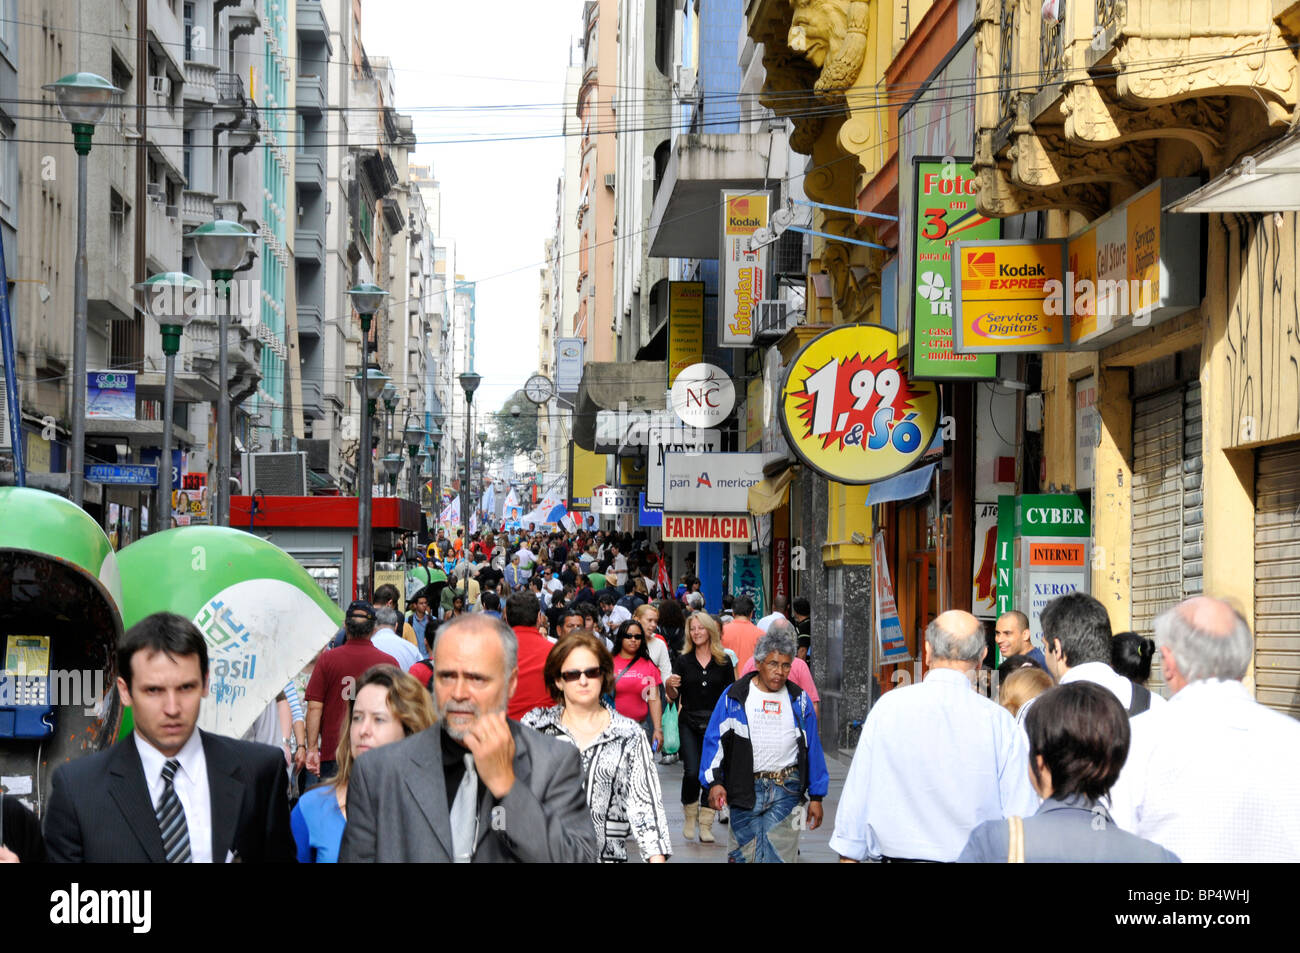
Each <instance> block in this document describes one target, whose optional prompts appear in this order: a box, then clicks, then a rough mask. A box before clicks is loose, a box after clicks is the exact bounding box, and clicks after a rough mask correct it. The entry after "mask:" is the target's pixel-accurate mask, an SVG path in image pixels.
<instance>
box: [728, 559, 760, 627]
mask: <svg viewBox="0 0 1300 953" xmlns="http://www.w3.org/2000/svg"><path fill="white" fill-rule="evenodd" d="M731 594H732V595H733V596H749V598H750V599H752V600H753V602H754V618H755V619H761V618H763V616H765V615H767V606H766V604H765V602H764V599H763V560H762V559H761V558H760V557H759V556H756V555H754V554H753V553H744V554H741V555H736V556H732V557H731Z"/></svg>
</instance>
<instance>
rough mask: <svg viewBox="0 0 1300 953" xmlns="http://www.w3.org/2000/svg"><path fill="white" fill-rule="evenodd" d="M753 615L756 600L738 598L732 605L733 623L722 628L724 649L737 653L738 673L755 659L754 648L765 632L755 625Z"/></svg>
mask: <svg viewBox="0 0 1300 953" xmlns="http://www.w3.org/2000/svg"><path fill="white" fill-rule="evenodd" d="M753 614H754V600H753V599H751V598H749V596H737V597H736V601H735V602H734V603H732V615H733V618H732V621H730V622H728V623H727V624H726V625H724V626H723V627H722V647H723V648H724V649H731V651H733V652H735V653H736V671H740V670H741V669H742V668H744V667H745V663H746V662H748V661H749V660H750V659H752V658H753V657H754V646H755V645H757V644H758V640H759V639H760V638H761V637H762V635H763V630H762V629H760V628H759V627H758V626H756V625H754V621H753V619H752V618H751V616H753Z"/></svg>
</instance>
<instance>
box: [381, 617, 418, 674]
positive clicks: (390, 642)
mask: <svg viewBox="0 0 1300 953" xmlns="http://www.w3.org/2000/svg"><path fill="white" fill-rule="evenodd" d="M425 631H426V633H427V632H428V630H427V629H426V630H425ZM370 644H371V645H373V646H374V647H375V648H377V649H379V651H381V652H387V653H388V654H389V655H391V656H392V657H393V658H394V659H395V660H396V661H397V667H398V668H400V669H401V670H402V671H403V672H406V671H409V670H410V668H411V666H412V665H414V664H415V663H416V662H418V661H420V659H422V658H424V656H423V655H421V654H420V650H419V649H417V648H416V647H415V646H414V645H412V644H411V643H410V642H408V641H406V639H404V638H402V637H401V636H400V635H398V634H397V633H396V632H394V631H393V630H392V629H390V628H388V627H387V626H385V627H384V628H382V629H376V630H375V634H374V635H372V636H371V637H370Z"/></svg>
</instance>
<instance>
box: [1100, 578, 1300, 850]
mask: <svg viewBox="0 0 1300 953" xmlns="http://www.w3.org/2000/svg"><path fill="white" fill-rule="evenodd" d="M1155 637H1156V645H1157V646H1158V650H1159V652H1160V664H1161V669H1162V671H1163V672H1164V677H1165V682H1166V683H1167V684H1168V685H1169V688H1170V690H1171V691H1172V692H1173V695H1172V696H1171V698H1170V700H1169V704H1167V705H1165V706H1163V707H1161V708H1152V709H1151V711H1149V712H1147V713H1146V714H1144V715H1140V716H1139V717H1137V718H1134V719H1133V720H1132V722H1131V723H1130V724H1131V727H1132V730H1133V738H1132V742H1131V744H1130V746H1129V753H1128V760H1126V761H1125V762H1124V770H1123V771H1122V772H1121V773H1120V776H1119V780H1118V781H1117V782H1116V783H1115V786H1114V787H1113V788H1112V789H1111V802H1112V803H1111V816H1112V817H1113V818H1114V819H1115V823H1116V824H1118V825H1119V826H1120V827H1121V828H1124V829H1125V830H1128V831H1131V832H1132V833H1134V834H1137V835H1138V836H1139V837H1145V838H1147V839H1148V840H1153V841H1155V842H1156V843H1157V844H1160V845H1161V846H1162V847H1165V848H1167V849H1168V850H1171V851H1173V852H1174V853H1176V854H1177V855H1178V856H1179V857H1180V858H1181V859H1182V860H1183V861H1184V862H1185V863H1241V862H1243V861H1251V862H1261V863H1262V862H1290V863H1295V862H1297V861H1300V757H1297V752H1300V722H1297V721H1296V720H1295V719H1293V718H1289V717H1287V716H1286V715H1283V714H1281V713H1279V712H1276V711H1273V710H1271V709H1269V708H1266V707H1265V706H1263V705H1261V704H1259V702H1257V701H1255V699H1253V698H1251V697H1250V692H1249V691H1248V690H1247V689H1246V686H1244V685H1243V684H1242V683H1241V679H1242V678H1244V677H1245V675H1246V670H1247V669H1248V668H1249V667H1250V660H1251V658H1252V656H1253V654H1254V639H1253V638H1252V637H1251V633H1250V627H1249V626H1248V625H1247V624H1246V620H1245V619H1244V618H1242V616H1241V615H1240V613H1238V612H1237V611H1236V610H1235V609H1233V608H1232V607H1231V606H1230V605H1228V603H1226V602H1224V601H1222V600H1220V599H1213V598H1210V597H1208V596H1197V597H1195V598H1192V599H1187V600H1186V601H1184V602H1181V603H1179V604H1178V605H1177V606H1175V607H1173V608H1172V609H1169V610H1167V611H1165V612H1164V613H1162V614H1161V615H1160V616H1158V617H1157V618H1156V622H1155Z"/></svg>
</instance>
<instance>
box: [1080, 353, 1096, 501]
mask: <svg viewBox="0 0 1300 953" xmlns="http://www.w3.org/2000/svg"><path fill="white" fill-rule="evenodd" d="M1100 441H1101V414H1100V413H1098V411H1097V378H1096V377H1093V376H1088V377H1084V378H1082V379H1080V380H1077V381H1075V382H1074V488H1075V489H1076V490H1091V489H1092V469H1093V460H1094V458H1095V456H1096V452H1097V444H1098V443H1100Z"/></svg>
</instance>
